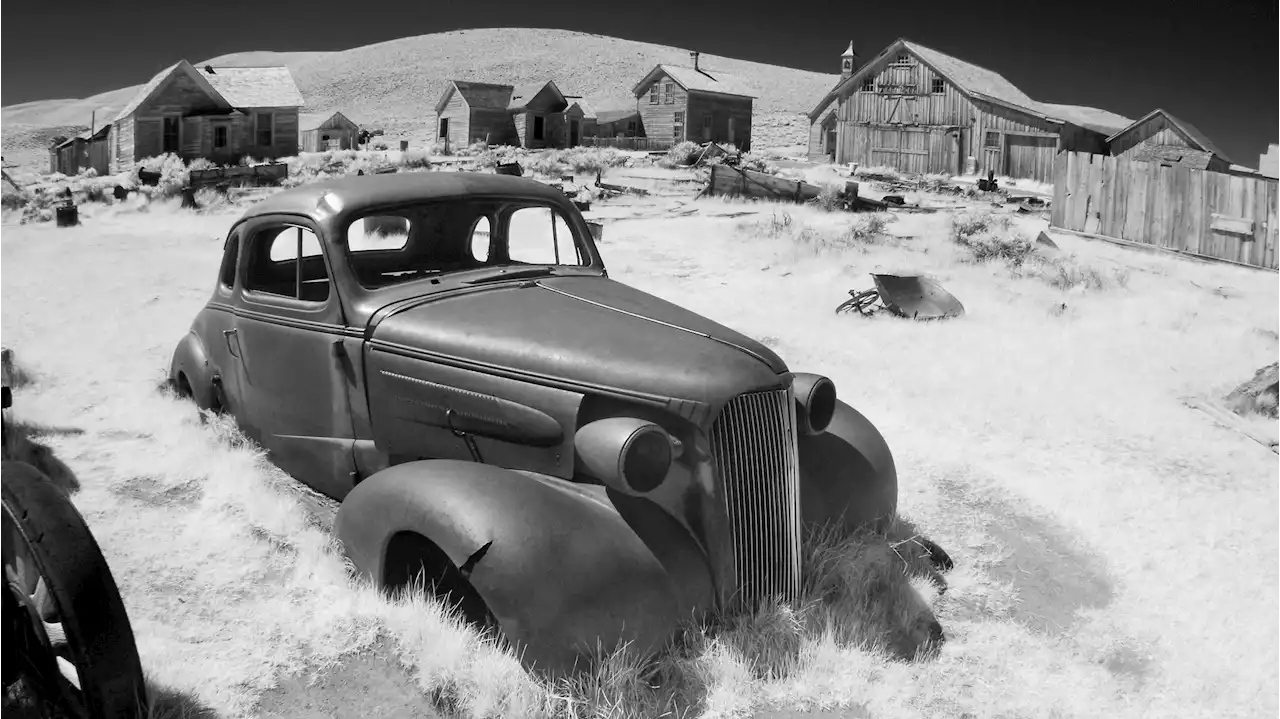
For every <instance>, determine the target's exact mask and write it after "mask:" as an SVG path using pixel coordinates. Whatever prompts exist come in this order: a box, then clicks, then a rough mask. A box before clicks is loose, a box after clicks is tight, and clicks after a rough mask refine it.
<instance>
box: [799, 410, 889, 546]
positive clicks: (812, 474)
mask: <svg viewBox="0 0 1280 719" xmlns="http://www.w3.org/2000/svg"><path fill="white" fill-rule="evenodd" d="M799 445H800V512H801V516H802V518H803V521H804V524H805V525H807V526H813V525H823V524H828V523H832V522H835V523H838V524H839V525H840V526H841V527H842V528H843V529H845V530H846V531H847V530H850V529H854V528H858V527H875V528H880V529H883V528H885V527H886V526H887V524H888V523H889V521H890V520H892V519H893V517H894V513H895V512H896V511H897V507H898V471H897V468H896V467H895V465H894V462H893V454H892V453H891V452H890V451H889V445H888V444H887V443H886V442H885V440H884V437H883V436H882V435H881V434H880V431H879V430H877V429H876V427H875V425H873V424H872V423H871V421H870V420H868V419H867V418H866V417H864V416H863V415H862V413H860V412H858V411H857V410H856V409H854V408H853V407H850V406H849V405H847V404H845V403H844V402H841V401H839V400H837V401H836V410H835V413H834V415H833V416H832V418H831V423H830V424H829V425H828V426H827V429H826V431H825V432H822V433H820V434H815V435H802V436H801V437H800V438H799Z"/></svg>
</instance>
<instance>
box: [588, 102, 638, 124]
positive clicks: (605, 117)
mask: <svg viewBox="0 0 1280 719" xmlns="http://www.w3.org/2000/svg"><path fill="white" fill-rule="evenodd" d="M639 116H640V111H639V110H638V109H636V107H635V106H634V105H632V106H631V107H613V108H610V109H608V110H597V111H596V122H598V123H601V124H607V123H610V122H617V121H619V120H626V119H627V118H630V117H639Z"/></svg>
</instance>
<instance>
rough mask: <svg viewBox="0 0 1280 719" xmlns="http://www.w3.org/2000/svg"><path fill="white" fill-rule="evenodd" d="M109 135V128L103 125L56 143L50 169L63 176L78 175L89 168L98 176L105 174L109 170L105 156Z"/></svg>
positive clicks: (52, 152) (51, 154) (51, 156)
mask: <svg viewBox="0 0 1280 719" xmlns="http://www.w3.org/2000/svg"><path fill="white" fill-rule="evenodd" d="M110 134H111V126H110V125H103V126H102V127H99V128H98V129H97V130H92V131H85V132H82V133H80V134H79V135H76V136H75V137H70V138H67V139H65V140H63V141H61V142H59V143H57V144H56V145H54V148H53V150H52V151H51V153H50V159H52V161H53V166H52V167H51V168H50V169H51V170H52V171H53V172H60V173H62V174H64V175H78V174H80V173H81V172H83V171H85V170H88V169H90V168H92V169H94V170H96V171H97V173H98V174H99V175H105V174H107V173H108V171H109V170H110V166H109V162H108V159H109V158H108V156H107V154H108V153H107V150H108V143H107V139H108V137H109V136H110Z"/></svg>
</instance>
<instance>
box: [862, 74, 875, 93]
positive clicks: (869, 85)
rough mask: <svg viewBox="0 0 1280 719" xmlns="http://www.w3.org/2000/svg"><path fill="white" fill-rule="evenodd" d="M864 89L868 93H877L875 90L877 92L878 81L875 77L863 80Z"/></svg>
mask: <svg viewBox="0 0 1280 719" xmlns="http://www.w3.org/2000/svg"><path fill="white" fill-rule="evenodd" d="M862 89H863V90H864V91H866V92H875V90H876V79H875V78H874V77H869V78H867V79H865V80H863V81H862Z"/></svg>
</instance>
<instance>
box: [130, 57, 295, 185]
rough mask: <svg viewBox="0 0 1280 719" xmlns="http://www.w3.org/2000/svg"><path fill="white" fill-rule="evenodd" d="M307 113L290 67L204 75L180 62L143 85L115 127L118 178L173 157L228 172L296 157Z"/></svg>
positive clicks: (211, 71)
mask: <svg viewBox="0 0 1280 719" xmlns="http://www.w3.org/2000/svg"><path fill="white" fill-rule="evenodd" d="M302 105H303V100H302V94H301V93H300V92H298V87H297V85H295V84H294V82H293V76H292V75H291V74H290V73H289V69H288V68H286V67H283V66H279V67H212V66H209V65H206V66H204V67H202V68H199V69H197V68H195V67H193V66H192V65H191V63H189V62H187V61H186V60H182V61H179V62H178V63H176V64H174V65H171V66H170V67H168V68H165V69H164V70H162V71H161V72H159V73H158V74H157V75H156V76H155V77H153V78H151V81H150V82H148V83H147V84H146V85H143V86H142V89H140V90H139V91H138V92H137V94H135V95H134V97H133V99H132V100H130V101H129V103H128V104H127V105H125V106H124V109H122V110H121V111H120V114H118V115H117V116H116V118H115V120H114V121H112V123H111V136H110V138H109V140H108V145H109V155H110V166H111V170H112V172H120V171H123V170H125V169H128V168H129V167H131V166H132V165H133V163H134V162H136V161H138V160H141V159H143V158H145V157H154V156H156V155H162V154H164V153H169V152H171V153H175V154H177V155H179V156H180V157H182V158H183V159H186V160H191V159H195V158H197V157H203V158H206V159H209V160H212V161H214V162H218V163H224V164H225V163H231V162H236V161H238V160H240V159H241V158H243V157H254V158H260V159H270V158H277V157H287V156H290V155H296V154H298V109H299V108H300V107H301V106H302Z"/></svg>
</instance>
